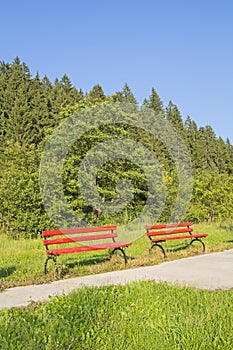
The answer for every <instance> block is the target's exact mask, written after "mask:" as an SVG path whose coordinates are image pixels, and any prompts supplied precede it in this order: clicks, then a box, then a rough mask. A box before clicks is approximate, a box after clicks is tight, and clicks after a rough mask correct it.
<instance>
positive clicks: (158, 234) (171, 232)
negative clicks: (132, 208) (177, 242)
mask: <svg viewBox="0 0 233 350" xmlns="http://www.w3.org/2000/svg"><path fill="white" fill-rule="evenodd" d="M185 232H193V228H191V227H190V228H181V229H178V230H172V231H171V230H164V231H152V232H147V236H148V237H153V236H164V235H173V234H176V233H185Z"/></svg>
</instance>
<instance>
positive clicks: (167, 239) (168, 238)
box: [152, 233, 208, 242]
mask: <svg viewBox="0 0 233 350" xmlns="http://www.w3.org/2000/svg"><path fill="white" fill-rule="evenodd" d="M207 236H208V235H207V234H206V233H203V234H202V233H200V234H195V235H186V236H175V237H163V238H155V239H152V242H165V241H172V240H175V239H184V238H191V239H193V238H202V237H207Z"/></svg>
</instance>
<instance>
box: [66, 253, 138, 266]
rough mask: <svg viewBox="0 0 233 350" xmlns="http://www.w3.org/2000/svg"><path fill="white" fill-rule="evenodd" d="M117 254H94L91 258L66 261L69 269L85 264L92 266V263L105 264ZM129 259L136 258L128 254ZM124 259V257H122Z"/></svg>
mask: <svg viewBox="0 0 233 350" xmlns="http://www.w3.org/2000/svg"><path fill="white" fill-rule="evenodd" d="M114 255H115V254H113V255H111V254H109V255H99V256H97V255H95V256H92V257H90V258H84V259H82V260H77V261H70V262H69V261H67V262H66V263H65V265H66V267H67V268H68V269H69V268H70V269H73V268H75V267H82V266H83V267H84V266H91V265H95V264H103V263H105V262H107V261H111V258H112V257H114ZM127 259H128V261H130V260H134V259H135V258H134V257H132V256H128V255H127ZM122 261H123V257H122Z"/></svg>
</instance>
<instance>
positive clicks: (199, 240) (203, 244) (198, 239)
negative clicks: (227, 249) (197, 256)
mask: <svg viewBox="0 0 233 350" xmlns="http://www.w3.org/2000/svg"><path fill="white" fill-rule="evenodd" d="M195 241H198V242H200V243H201V244H202V247H203V252H205V243H204V242H203V241H202V240H201V239H200V238H194V239H192V240H191V242H190V244H189V245H192V243H193V242H195Z"/></svg>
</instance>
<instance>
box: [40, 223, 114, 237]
mask: <svg viewBox="0 0 233 350" xmlns="http://www.w3.org/2000/svg"><path fill="white" fill-rule="evenodd" d="M116 229H117V227H116V226H99V227H77V228H69V229H64V230H49V231H43V232H42V237H52V236H61V235H68V234H69V235H72V234H78V233H90V232H102V231H115V230H116Z"/></svg>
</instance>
